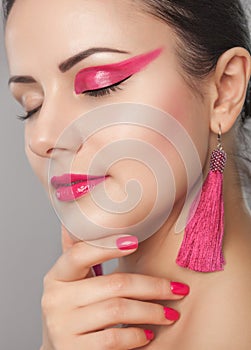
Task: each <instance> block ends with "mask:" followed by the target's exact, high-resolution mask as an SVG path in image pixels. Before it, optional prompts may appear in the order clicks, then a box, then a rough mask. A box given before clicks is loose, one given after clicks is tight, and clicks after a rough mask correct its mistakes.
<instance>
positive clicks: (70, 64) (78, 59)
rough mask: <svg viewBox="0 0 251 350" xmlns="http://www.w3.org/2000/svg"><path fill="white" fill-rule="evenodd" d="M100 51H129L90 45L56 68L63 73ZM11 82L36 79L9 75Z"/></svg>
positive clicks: (29, 82)
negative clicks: (90, 46)
mask: <svg viewBox="0 0 251 350" xmlns="http://www.w3.org/2000/svg"><path fill="white" fill-rule="evenodd" d="M100 52H113V53H121V54H130V52H128V51H123V50H118V49H112V48H110V47H92V48H90V49H88V50H84V51H81V52H80V53H78V54H76V55H74V56H72V57H70V58H68V59H67V60H65V61H64V62H62V63H60V64H59V66H58V68H59V70H60V71H61V72H62V73H65V72H67V71H68V70H70V69H71V68H72V67H74V66H75V65H76V64H77V63H79V62H81V61H83V60H84V59H86V58H87V57H89V56H91V55H94V54H95V53H100ZM11 83H23V84H32V83H36V80H35V79H34V78H32V77H31V76H27V75H14V76H12V77H10V79H9V81H8V85H10V84H11Z"/></svg>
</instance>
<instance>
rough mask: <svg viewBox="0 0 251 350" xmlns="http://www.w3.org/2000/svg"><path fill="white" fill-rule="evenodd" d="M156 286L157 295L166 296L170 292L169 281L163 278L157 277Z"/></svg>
mask: <svg viewBox="0 0 251 350" xmlns="http://www.w3.org/2000/svg"><path fill="white" fill-rule="evenodd" d="M154 287H155V290H156V293H157V295H158V296H159V297H161V298H166V297H167V296H168V295H169V294H170V287H169V285H168V282H167V281H166V280H164V279H163V278H157V279H156V281H155V283H154Z"/></svg>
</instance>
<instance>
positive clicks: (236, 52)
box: [210, 47, 251, 133]
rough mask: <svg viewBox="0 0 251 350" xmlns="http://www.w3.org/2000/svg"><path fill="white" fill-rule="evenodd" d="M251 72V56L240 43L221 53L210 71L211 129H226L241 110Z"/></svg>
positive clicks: (226, 130) (215, 131) (214, 130)
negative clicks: (211, 77)
mask: <svg viewBox="0 0 251 350" xmlns="http://www.w3.org/2000/svg"><path fill="white" fill-rule="evenodd" d="M250 74H251V57H250V54H249V52H248V51H247V50H245V49H244V48H242V47H234V48H232V49H230V50H228V51H226V52H224V53H223V54H222V56H221V57H220V58H219V60H218V63H217V65H216V69H215V72H214V74H213V78H214V79H213V81H214V94H213V100H212V111H211V112H212V113H211V120H210V126H211V130H212V131H213V132H214V133H218V132H219V125H220V126H221V130H222V132H224V133H226V132H228V131H229V130H230V129H231V127H232V126H233V124H234V123H235V121H236V119H237V117H238V116H239V114H240V113H241V110H242V107H243V104H244V101H245V97H246V90H247V85H248V82H249V79H250Z"/></svg>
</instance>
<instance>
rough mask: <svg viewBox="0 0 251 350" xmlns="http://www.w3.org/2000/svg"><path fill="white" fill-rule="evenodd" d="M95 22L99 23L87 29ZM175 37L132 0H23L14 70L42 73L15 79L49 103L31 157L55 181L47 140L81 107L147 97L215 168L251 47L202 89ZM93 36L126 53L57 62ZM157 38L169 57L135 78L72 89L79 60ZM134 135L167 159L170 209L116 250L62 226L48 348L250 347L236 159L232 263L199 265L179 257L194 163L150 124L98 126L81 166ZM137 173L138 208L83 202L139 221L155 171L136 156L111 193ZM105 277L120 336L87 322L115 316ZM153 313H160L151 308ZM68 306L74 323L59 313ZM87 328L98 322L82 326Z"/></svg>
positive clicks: (13, 31) (19, 92)
mask: <svg viewBox="0 0 251 350" xmlns="http://www.w3.org/2000/svg"><path fill="white" fill-rule="evenodd" d="M132 9H133V11H132ZM55 14H57V17H56V18H57V21H56V23H57V25H55ZM24 18H25V19H26V20H25V21H24V20H23V19H24ZM111 19H112V20H111ZM45 23H46V25H45ZM93 23H95V30H93V31H91V30H90V28H93ZM52 28H53V30H52ZM80 33H85V34H84V35H80ZM86 33H88V34H86ZM124 33H127V35H124ZM175 39H176V38H175V35H174V33H173V31H172V30H171V28H169V27H168V26H167V25H166V24H164V23H162V22H160V21H158V20H156V19H155V18H152V17H150V16H149V15H146V14H144V13H143V12H142V11H140V10H139V11H135V4H134V5H133V4H132V2H131V1H123V2H122V3H121V2H120V4H119V5H118V2H117V1H116V0H109V1H106V3H105V5H104V3H103V2H102V1H100V0H91V1H83V0H76V1H74V6H73V4H72V2H70V1H68V0H60V1H59V0H55V1H53V2H52V1H50V0H45V1H43V2H36V3H34V1H32V0H22V1H21V0H17V2H16V3H15V5H14V7H13V9H12V12H11V14H10V17H9V19H8V22H7V27H6V47H7V54H8V59H9V66H10V74H11V75H28V76H31V77H33V79H35V81H36V82H35V83H31V84H22V83H18V84H17V83H13V84H11V85H10V89H11V91H12V93H13V95H14V97H15V98H16V99H17V100H18V101H19V102H20V103H21V104H22V105H23V107H24V109H25V110H26V111H29V110H31V109H34V108H36V107H38V106H40V105H41V104H42V108H41V109H40V110H39V111H38V112H37V113H36V114H35V115H33V116H32V118H30V119H29V120H27V122H26V125H25V142H26V153H27V156H28V159H29V161H30V163H31V165H32V167H33V169H34V171H35V173H36V174H37V176H38V177H39V179H40V180H41V182H42V184H43V185H44V186H45V188H46V189H47V190H49V188H48V184H47V172H48V166H49V163H50V159H51V155H52V152H51V150H52V149H54V148H55V144H56V141H57V139H58V137H59V136H60V134H61V133H62V131H63V130H64V129H65V128H67V126H69V125H70V123H71V122H72V121H74V120H75V119H76V118H77V117H78V116H79V115H82V114H84V113H86V112H88V111H91V110H92V109H93V108H95V107H98V106H102V105H105V104H110V103H116V102H128V101H130V102H136V103H138V102H139V103H144V104H147V105H151V106H154V107H156V108H159V109H161V110H163V111H165V112H167V113H169V114H171V115H172V116H174V117H175V119H176V120H177V121H178V122H179V123H180V124H181V125H182V127H183V128H184V129H185V130H186V131H187V132H188V134H189V136H190V138H191V140H192V141H193V143H194V145H195V147H196V149H197V151H198V155H199V158H200V160H201V163H202V168H203V173H204V175H205V174H206V173H207V170H208V164H209V158H210V153H211V151H212V150H213V148H214V147H215V146H216V143H217V140H216V139H217V133H218V130H219V125H221V129H222V132H223V142H224V148H225V150H226V151H227V153H230V152H231V151H232V147H233V137H232V127H233V125H234V123H235V121H236V118H237V116H238V115H239V113H240V111H241V108H242V105H243V103H244V98H245V92H246V87H247V82H248V80H249V77H250V71H251V62H250V55H249V54H248V52H247V51H246V50H244V49H243V48H233V49H231V50H229V51H227V52H225V53H224V54H223V55H222V56H221V58H220V59H219V61H218V64H217V67H216V69H215V71H214V72H213V73H211V74H210V75H209V76H208V77H207V78H206V79H205V81H204V83H203V92H204V97H203V98H201V96H200V95H199V94H198V93H196V91H194V89H192V88H191V87H190V85H189V84H188V83H187V81H188V79H187V77H186V76H185V73H184V72H183V71H182V69H181V67H180V65H179V60H178V57H177V53H176V51H175V48H176V47H175ZM92 46H101V47H112V48H119V49H121V50H124V51H128V52H130V54H129V55H128V54H118V53H102V54H101V53H100V54H96V55H93V56H90V57H89V58H87V59H86V60H85V61H84V62H80V63H78V64H77V65H76V66H74V67H73V68H72V69H71V70H69V71H68V72H66V73H62V72H60V71H59V69H58V64H59V63H60V62H62V61H64V60H66V59H67V58H68V57H70V56H72V55H75V54H76V53H78V52H80V51H82V50H83V49H87V48H89V47H92ZM158 47H163V48H164V50H163V52H162V53H161V55H160V56H159V57H158V58H157V59H156V60H155V61H153V62H151V63H150V64H149V65H148V66H147V68H146V69H144V70H142V71H141V72H139V73H138V74H135V75H134V76H133V77H132V78H131V79H129V80H128V81H127V82H126V83H125V84H124V85H123V90H122V91H119V92H116V93H114V94H111V95H109V96H106V97H102V98H99V99H95V98H93V97H88V96H85V95H76V94H75V93H74V89H73V86H74V79H75V76H76V74H77V73H78V72H79V71H80V70H81V69H83V68H86V67H90V66H96V65H104V64H110V63H116V62H119V61H121V60H124V59H127V58H129V57H133V56H136V55H138V54H142V53H146V52H150V51H151V50H154V49H156V48H158ZM48 53H50V54H48ZM177 98H178V100H179V103H178V104H177V102H176V101H177ZM59 116H60V123H59ZM132 136H133V137H134V138H135V139H137V140H141V141H145V142H147V143H149V144H151V145H154V147H156V149H158V150H159V151H160V152H161V153H162V154H163V156H164V157H165V158H166V159H167V160H168V161H169V162H170V164H171V167H172V169H173V173H174V177H175V185H176V197H175V204H174V206H173V210H172V212H171V214H170V215H169V217H168V220H167V221H166V222H165V224H164V225H163V227H162V228H161V229H160V230H158V232H156V233H155V234H154V235H152V236H151V237H150V238H148V239H147V240H145V241H143V242H141V243H140V245H139V247H138V249H137V250H136V251H135V250H133V251H129V252H119V251H118V250H106V249H101V248H97V247H92V246H89V245H87V244H86V243H76V241H75V240H74V239H72V238H71V237H70V236H69V232H67V231H66V230H65V229H63V250H64V254H63V255H62V257H61V258H60V259H59V261H58V262H57V263H56V265H55V266H54V267H53V268H52V269H51V271H50V272H49V273H48V275H47V276H46V278H45V291H44V297H43V302H42V305H43V317H44V318H43V319H44V339H43V347H42V349H43V350H52V349H56V350H57V349H60V350H62V349H64V348H65V349H67V346H70V347H71V348H73V349H74V350H75V349H76V350H77V349H78V348H79V349H80V348H83V344H85V346H86V344H89V345H90V347H89V348H92V349H95V348H98V345H99V344H100V341H101V342H102V344H104V349H105V348H107V349H108V348H109V349H110V348H112V349H113V348H114V349H128V348H130V349H133V348H138V347H139V346H140V348H141V349H167V348H170V349H171V348H175V349H184V348H185V349H186V350H190V349H191V350H197V349H201V348H203V350H207V349H212V348H214V349H216V350H217V349H219V350H225V349H228V350H232V349H233V350H234V349H237V348H238V349H243V350H248V349H249V348H250V344H251V335H250V334H251V332H250V324H251V316H250V312H249V311H247V310H250V309H251V302H250V298H249V294H250V288H251V278H250V272H249V266H250V263H251V254H250V253H251V236H250V224H251V219H250V215H249V213H248V212H247V210H246V208H245V205H244V203H243V200H242V196H241V190H240V186H239V184H238V181H236V169H235V165H234V160H233V159H232V158H231V156H229V157H228V158H229V160H228V164H227V167H226V171H225V174H224V200H225V236H224V237H225V238H224V255H225V258H226V261H227V265H226V267H225V270H224V271H222V272H217V273H208V274H202V273H195V272H192V271H189V270H186V269H182V268H180V267H178V266H177V265H176V264H175V259H176V256H177V253H178V249H179V246H180V244H181V241H182V234H180V235H177V234H175V231H174V225H175V222H176V221H177V219H178V217H179V213H180V210H181V208H182V203H183V201H184V197H185V194H186V176H185V175H186V173H185V169H184V165H183V163H182V160H181V159H180V157H179V155H178V153H177V151H176V150H175V149H174V147H172V146H171V145H170V143H169V142H168V141H167V140H163V138H161V137H160V135H156V134H154V133H153V132H151V131H149V130H146V129H144V128H135V127H132V126H130V125H129V126H125V125H123V126H114V127H112V128H110V129H107V130H102V131H100V132H97V133H95V135H93V136H92V137H91V138H90V139H89V140H88V141H87V142H86V144H85V149H86V148H87V149H88V151H89V152H88V155H86V154H85V153H84V152H82V151H81V150H80V151H79V152H78V153H77V156H76V158H75V159H74V164H73V168H74V169H77V171H78V172H80V173H85V172H86V169H88V165H89V163H90V160H91V157H92V156H93V155H95V153H96V152H97V151H98V150H100V149H101V148H102V147H104V146H105V145H107V144H109V143H110V142H111V141H118V140H126V139H127V138H128V137H132ZM56 151H57V152H58V154H59V155H61V156H62V157H63V155H64V154H65V152H66V151H67V152H72V153H74V152H75V150H74V149H73V148H67V145H60V146H57V149H56ZM135 173H136V174H137V175H136V176H137V179H138V181H139V182H140V183H141V185H142V189H143V200H142V203H140V204H139V205H138V207H137V208H136V209H135V210H133V211H131V212H129V213H126V214H124V215H122V216H118V215H116V214H114V213H112V214H111V213H101V212H100V208H98V207H97V206H96V205H95V204H93V202H92V200H91V198H90V196H85V197H84V198H81V199H80V200H79V202H78V204H79V206H80V208H81V210H83V211H84V212H85V213H87V214H88V215H89V216H90V217H91V218H92V220H94V221H95V222H97V223H99V224H101V225H104V226H108V227H109V226H112V227H114V228H120V227H121V226H123V225H124V226H125V225H131V224H135V223H137V222H138V220H140V219H142V218H144V217H145V216H146V215H147V214H148V213H149V211H150V210H151V208H152V206H153V197H154V194H155V192H156V184H155V182H154V177H153V175H152V173H151V172H150V171H149V169H147V168H146V167H145V166H143V165H142V164H141V163H140V162H135V161H132V160H123V161H121V162H118V164H114V165H112V166H111V167H110V169H109V174H110V175H111V177H110V178H109V181H107V182H106V191H107V193H108V195H109V196H110V198H111V199H112V200H114V201H121V200H123V199H124V198H125V196H126V192H125V189H124V185H125V184H126V183H127V181H128V180H129V179H131V178H132V177H135ZM196 175H197V176H198V175H199V174H195V176H196ZM164 205H166V203H163V206H164ZM70 210H71V207H70V205H69V212H70ZM101 214H102V215H101ZM63 219H64V220H67V218H63ZM128 254H129V255H128ZM114 257H119V258H120V259H119V267H118V269H117V271H116V273H115V274H111V275H109V276H103V277H99V278H90V277H91V276H92V273H91V270H90V267H91V266H92V265H94V264H95V263H100V262H102V261H105V260H108V259H111V258H114ZM114 276H115V277H114ZM132 276H134V277H132ZM148 276H154V277H148ZM150 278H155V279H156V280H151V279H150ZM170 280H178V281H181V282H184V283H186V284H188V285H189V286H190V288H191V293H190V295H189V296H188V297H186V298H183V297H182V296H174V295H173V294H172V293H171V292H170V285H169V281H170ZM114 281H115V282H114ZM106 285H108V286H110V287H109V288H110V289H109V295H110V296H111V297H110V299H108V300H111V301H112V302H113V304H112V305H113V308H112V309H113V310H114V309H115V310H117V314H116V315H117V316H118V315H122V314H123V315H124V316H123V319H117V318H116V317H115V319H116V322H115V324H116V323H120V322H121V323H125V324H134V328H131V327H129V328H128V329H124V330H120V332H121V331H124V332H123V336H122V333H120V336H119V339H120V340H119V343H118V337H116V335H115V331H114V329H113V331H111V329H110V330H109V332H105V331H103V332H99V333H95V331H96V329H95V327H94V326H91V320H94V321H93V322H97V319H96V315H97V314H100V315H103V317H104V318H105V320H106V321H105V322H104V324H103V325H102V326H101V325H99V326H97V328H98V329H104V328H105V327H108V326H111V324H109V322H111V321H110V320H111V319H113V318H114V311H113V313H112V314H111V313H109V310H111V306H109V305H108V306H107V304H106V302H107V297H106V296H104V295H103V294H104V293H103V292H102V291H104V288H105V286H106ZM154 285H156V286H157V291H156V288H155V287H153V286H154ZM112 286H113V287H112ZM114 286H115V287H114ZM93 290H97V291H98V293H97V294H98V296H93ZM128 290H129V291H128ZM139 290H140V292H139ZM147 290H148V294H147V296H146V291H147ZM163 290H164V292H165V293H163ZM69 291H72V293H70V292H69ZM88 291H90V292H88ZM163 294H164V295H165V296H164V295H163ZM72 295H75V296H76V295H82V297H81V298H80V299H79V300H78V301H77V306H78V307H81V309H80V310H82V313H81V312H79V313H77V312H76V310H75V308H76V304H75V303H76V300H73V297H72ZM52 296H54V298H53V297H52ZM56 296H60V298H59V297H57V298H56ZM118 298H119V300H123V302H124V304H123V305H122V303H120V304H118V303H117V304H116V300H118ZM128 298H130V301H129V302H128ZM58 299H59V300H58ZM53 300H54V302H53ZM55 300H57V302H55ZM114 300H115V301H114ZM125 300H126V304H125ZM140 300H153V301H154V302H152V303H151V306H149V303H145V304H141V302H140ZM133 301H134V303H133ZM135 301H136V302H137V303H136V304H135ZM98 303H100V304H98ZM114 305H115V306H114ZM139 305H140V307H139ZM159 305H163V306H164V305H165V306H169V307H172V308H175V309H176V310H179V311H180V313H181V318H180V320H179V321H178V322H176V323H175V324H173V325H172V326H170V327H168V325H170V324H171V323H172V322H170V321H166V320H164V318H163V311H160V310H162V306H159ZM150 307H151V312H150V309H149V308H150ZM156 307H157V308H158V309H156ZM73 310H74V311H73ZM122 310H123V312H122ZM150 314H151V315H154V316H156V317H150V316H149V315H150ZM65 315H67V317H66V319H67V320H68V322H69V323H64V322H63V321H62V319H65V317H63V316H65ZM121 317H122V316H121ZM137 317H138V318H137ZM149 317H150V319H149ZM153 318H154V319H153ZM86 319H88V320H90V321H89V323H90V324H89V325H88V323H86V322H85V326H86V328H81V327H80V328H79V325H82V324H83V320H86ZM133 320H134V321H133ZM143 320H145V321H143ZM138 324H139V325H140V328H138V327H139V326H138ZM50 325H51V326H50ZM55 325H57V327H55ZM135 326H136V327H135ZM83 327H84V326H83ZM88 327H90V328H88ZM92 327H93V328H92ZM141 328H148V329H152V330H153V331H154V333H155V337H156V338H155V340H154V341H152V342H151V343H148V342H147V343H146V339H145V338H144V334H143V332H141ZM66 330H67V331H66ZM87 331H89V332H90V331H92V332H91V333H89V335H86V334H85V332H87ZM126 332H127V333H126ZM136 332H137V333H136ZM79 333H81V334H82V336H80V335H79ZM77 334H78V335H77ZM90 334H91V335H93V336H95V337H92V336H91V335H90ZM135 335H136V337H135ZM136 338H137V341H138V342H137V343H136V340H135V339H136ZM116 339H117V340H116ZM95 341H96V343H95ZM81 342H83V343H81ZM81 346H82V347H81ZM95 346H96V347H95ZM68 348H69V347H68Z"/></svg>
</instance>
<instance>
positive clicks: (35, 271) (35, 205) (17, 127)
mask: <svg viewBox="0 0 251 350" xmlns="http://www.w3.org/2000/svg"><path fill="white" fill-rule="evenodd" d="M243 2H244V3H246V4H249V6H250V0H245V1H243ZM250 10H251V8H250ZM0 27H1V29H0V91H1V94H0V116H1V127H0V157H1V158H0V159H2V161H1V172H0V225H1V227H0V232H1V235H0V349H1V350H16V349H18V350H29V349H32V350H35V349H39V347H40V345H41V320H40V299H41V295H42V281H43V276H44V274H45V273H46V272H47V271H48V270H49V268H50V267H51V266H52V265H53V263H54V262H55V261H56V259H57V257H58V256H59V255H60V254H61V249H60V223H59V221H58V219H57V216H56V215H55V213H54V211H53V209H52V208H51V207H50V204H49V202H48V200H47V196H46V194H45V192H44V191H43V189H42V187H41V185H40V184H39V182H38V180H37V179H36V178H35V176H34V175H33V173H32V171H31V169H30V166H29V164H28V162H27V160H26V158H25V154H24V150H23V149H24V147H23V124H22V122H20V121H18V120H17V119H16V114H18V113H20V109H19V107H18V106H17V104H15V103H14V101H13V100H12V98H11V96H10V93H9V91H8V88H7V80H8V71H7V63H6V58H5V55H4V42H3V40H4V39H3V30H2V26H0ZM109 269H110V268H109V267H108V266H107V269H106V271H107V272H109Z"/></svg>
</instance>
